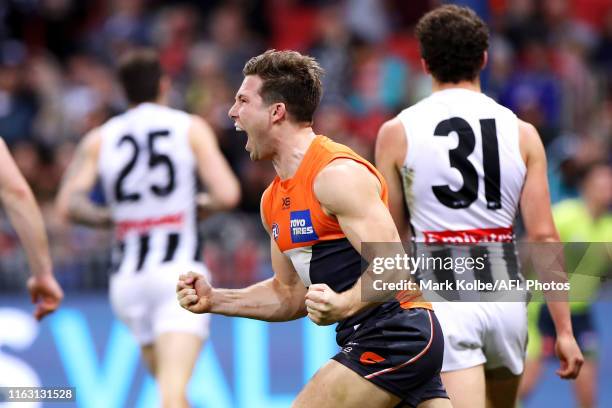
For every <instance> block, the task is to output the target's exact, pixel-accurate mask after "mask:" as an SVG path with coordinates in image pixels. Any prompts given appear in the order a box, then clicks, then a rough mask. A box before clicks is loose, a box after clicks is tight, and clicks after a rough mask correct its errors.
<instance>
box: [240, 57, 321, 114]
mask: <svg viewBox="0 0 612 408" xmlns="http://www.w3.org/2000/svg"><path fill="white" fill-rule="evenodd" d="M242 73H243V74H244V75H245V76H246V75H257V76H259V77H260V78H261V79H262V80H263V84H262V86H261V89H260V91H259V93H260V95H261V97H262V99H263V100H264V102H265V103H266V104H268V105H269V104H271V103H277V102H282V103H284V104H285V106H286V109H287V112H288V113H289V115H290V116H291V117H292V119H293V120H295V121H296V122H308V123H311V122H312V117H313V115H314V112H315V110H316V109H317V106H319V102H320V101H321V94H322V93H323V86H322V85H321V77H322V76H323V69H322V68H321V66H319V64H318V63H317V61H316V60H315V59H314V58H312V57H309V56H306V55H302V54H300V53H299V52H297V51H276V50H268V51H266V52H264V53H263V54H261V55H258V56H256V57H253V58H251V59H250V60H249V61H247V63H246V64H245V66H244V69H243V70H242Z"/></svg>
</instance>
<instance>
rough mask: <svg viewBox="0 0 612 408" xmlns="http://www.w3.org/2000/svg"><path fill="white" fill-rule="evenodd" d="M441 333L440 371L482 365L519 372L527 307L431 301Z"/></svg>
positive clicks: (504, 304) (523, 354) (521, 364)
mask: <svg viewBox="0 0 612 408" xmlns="http://www.w3.org/2000/svg"><path fill="white" fill-rule="evenodd" d="M433 307H434V310H435V312H436V316H437V317H438V320H439V321H440V325H441V326H442V331H443V332H444V361H443V363H442V372H446V371H455V370H462V369H465V368H470V367H475V366H477V365H480V364H484V367H485V369H487V370H488V369H493V368H499V367H506V368H508V369H509V370H510V371H511V372H512V374H514V375H519V374H521V373H522V372H523V368H524V362H525V352H526V347H527V306H526V305H525V303H523V302H457V303H453V302H434V303H433Z"/></svg>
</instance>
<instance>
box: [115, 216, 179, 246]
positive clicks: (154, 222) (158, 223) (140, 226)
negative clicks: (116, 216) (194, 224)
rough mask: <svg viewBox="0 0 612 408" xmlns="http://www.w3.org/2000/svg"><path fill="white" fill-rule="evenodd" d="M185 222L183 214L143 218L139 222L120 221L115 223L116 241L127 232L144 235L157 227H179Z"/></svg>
mask: <svg viewBox="0 0 612 408" xmlns="http://www.w3.org/2000/svg"><path fill="white" fill-rule="evenodd" d="M184 221H185V213H183V212H180V213H176V214H170V215H164V216H162V217H153V218H145V219H141V220H122V221H119V222H117V224H116V229H115V234H116V236H117V239H123V238H124V237H125V235H126V234H127V233H128V232H132V231H136V232H137V233H138V234H144V233H146V232H148V231H150V230H152V229H153V228H157V227H162V226H163V227H170V226H171V227H177V228H178V227H181V226H182V225H183V223H184Z"/></svg>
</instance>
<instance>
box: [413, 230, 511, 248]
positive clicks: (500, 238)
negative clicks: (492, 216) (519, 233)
mask: <svg viewBox="0 0 612 408" xmlns="http://www.w3.org/2000/svg"><path fill="white" fill-rule="evenodd" d="M423 235H424V237H425V242H427V243H434V242H441V243H445V244H448V243H457V244H459V243H476V242H513V241H514V232H513V230H512V228H503V227H502V228H478V229H471V230H463V231H423Z"/></svg>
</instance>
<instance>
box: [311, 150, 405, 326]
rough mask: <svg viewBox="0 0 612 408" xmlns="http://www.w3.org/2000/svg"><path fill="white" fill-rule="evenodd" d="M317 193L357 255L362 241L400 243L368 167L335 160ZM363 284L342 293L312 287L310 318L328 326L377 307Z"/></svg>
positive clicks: (322, 174) (319, 179)
mask: <svg viewBox="0 0 612 408" xmlns="http://www.w3.org/2000/svg"><path fill="white" fill-rule="evenodd" d="M314 192H315V195H316V197H317V199H318V200H319V202H320V203H321V206H322V208H323V210H324V211H325V212H326V213H327V214H329V215H333V216H335V217H336V218H337V219H338V223H339V224H340V227H341V228H342V231H343V232H344V234H345V235H346V237H347V239H348V240H349V241H350V242H351V244H352V245H353V247H354V248H355V249H356V250H357V251H358V252H360V253H361V243H362V242H398V243H399V242H400V237H399V234H398V232H397V229H396V228H395V225H394V223H393V218H392V217H391V214H390V213H389V210H388V209H387V207H386V206H385V204H384V202H383V200H382V199H381V198H380V192H381V185H380V182H379V181H378V179H377V178H376V176H374V175H373V174H372V173H370V171H369V170H368V169H367V168H366V167H365V166H363V165H361V164H359V163H356V162H354V161H352V160H347V159H339V160H335V161H333V162H332V163H331V164H330V165H329V166H327V167H326V168H325V169H323V170H322V171H321V172H320V173H319V175H318V176H317V178H316V180H315V183H314ZM361 282H362V280H361V278H360V279H358V280H357V282H356V283H355V285H354V286H353V287H352V288H351V289H349V290H347V291H345V292H342V293H336V292H334V291H333V290H332V289H331V288H329V286H327V285H325V284H315V285H311V286H310V287H309V288H308V293H307V295H306V307H307V311H308V317H309V318H310V319H311V320H312V321H314V322H315V323H316V324H319V325H328V324H332V323H335V322H337V321H339V320H342V319H345V318H347V317H349V316H352V315H354V314H356V313H357V312H359V311H360V310H362V309H365V308H367V307H370V306H372V305H374V303H373V302H364V301H362V299H361Z"/></svg>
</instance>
